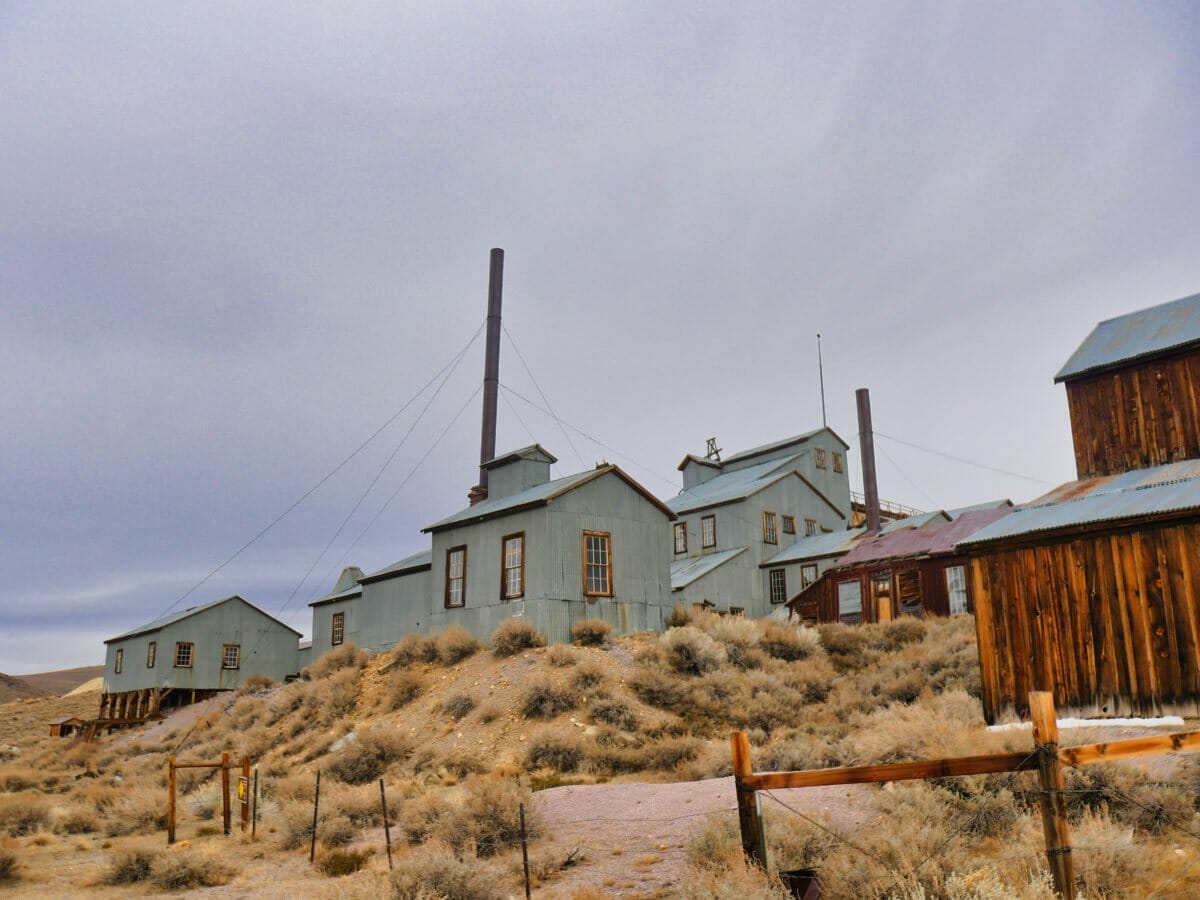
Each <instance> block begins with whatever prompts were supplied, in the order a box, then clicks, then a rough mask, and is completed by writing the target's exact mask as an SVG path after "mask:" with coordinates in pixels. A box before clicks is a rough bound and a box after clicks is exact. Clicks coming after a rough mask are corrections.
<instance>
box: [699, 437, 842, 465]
mask: <svg viewBox="0 0 1200 900" xmlns="http://www.w3.org/2000/svg"><path fill="white" fill-rule="evenodd" d="M823 431H828V432H829V433H830V434H831V435H833V436H834V437H835V438H837V441H838V443H840V444H841V445H842V446H843V447H844V448H845V449H847V450H849V449H850V445H849V444H847V443H846V442H845V441H843V440H842V439H841V437H839V436H838V433H837V432H836V431H834V430H833V429H832V428H816V429H814V430H812V431H806V432H805V433H804V434H797V435H795V436H793V437H789V438H783V439H782V440H778V441H772V442H771V443H769V444H763V445H762V446H760V447H751V448H750V449H749V450H741V451H739V452H737V453H735V454H733V456H728V457H726V458H725V459H723V460H721V462H722V463H726V464H728V463H731V462H737V461H738V460H740V459H746V458H747V457H750V456H758V455H759V454H761V453H770V452H772V451H773V450H779V449H781V448H783V447H787V446H788V445H790V444H803V443H807V442H808V441H809V440H811V439H812V438H814V437H816V436H817V435H818V434H820V433H821V432H823Z"/></svg>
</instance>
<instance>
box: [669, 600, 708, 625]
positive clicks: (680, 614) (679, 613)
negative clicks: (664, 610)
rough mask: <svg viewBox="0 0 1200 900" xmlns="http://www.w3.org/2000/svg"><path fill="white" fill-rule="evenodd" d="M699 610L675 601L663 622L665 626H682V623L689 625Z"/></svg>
mask: <svg viewBox="0 0 1200 900" xmlns="http://www.w3.org/2000/svg"><path fill="white" fill-rule="evenodd" d="M698 612H699V610H697V609H695V608H694V607H691V606H684V605H683V604H682V603H676V604H675V606H674V608H673V609H672V610H671V614H670V615H668V616H667V618H666V620H665V621H664V622H663V624H664V625H666V626H667V628H682V627H683V626H684V625H691V624H692V619H693V617H695V616H696V615H697V614H698Z"/></svg>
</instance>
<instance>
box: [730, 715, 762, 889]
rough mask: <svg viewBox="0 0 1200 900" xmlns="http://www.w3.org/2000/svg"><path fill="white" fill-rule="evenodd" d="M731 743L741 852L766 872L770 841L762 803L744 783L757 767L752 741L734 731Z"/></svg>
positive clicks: (742, 732)
mask: <svg viewBox="0 0 1200 900" xmlns="http://www.w3.org/2000/svg"><path fill="white" fill-rule="evenodd" d="M730 743H731V744H732V746H733V784H734V790H735V791H736V792H737V805H738V824H739V825H740V826H741V829H742V849H743V850H744V851H745V852H746V856H747V857H748V858H749V860H750V861H751V862H752V863H754V864H755V865H757V866H759V867H761V868H763V869H766V868H767V839H766V834H765V833H764V832H763V819H762V799H761V798H760V797H759V796H758V792H757V791H755V790H754V789H753V788H748V787H746V786H745V785H744V784H743V783H742V778H743V776H746V775H753V774H754V766H753V764H752V763H751V760H750V739H749V738H748V737H746V732H744V731H735V732H734V733H733V735H732V736H731V738H730Z"/></svg>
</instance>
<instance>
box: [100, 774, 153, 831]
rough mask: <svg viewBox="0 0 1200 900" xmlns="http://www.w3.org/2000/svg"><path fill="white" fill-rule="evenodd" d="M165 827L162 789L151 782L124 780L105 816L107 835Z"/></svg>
mask: <svg viewBox="0 0 1200 900" xmlns="http://www.w3.org/2000/svg"><path fill="white" fill-rule="evenodd" d="M166 827H167V805H166V804H165V803H164V802H163V792H162V788H161V787H158V786H155V785H150V784H139V785H133V784H130V783H128V782H126V783H125V784H124V785H122V786H121V789H120V791H119V792H118V794H117V799H116V802H114V803H113V805H112V806H111V807H110V808H109V810H108V811H107V812H106V813H105V815H104V834H105V836H106V837H121V836H123V835H127V834H150V833H151V832H154V831H161V830H163V829H164V828H166Z"/></svg>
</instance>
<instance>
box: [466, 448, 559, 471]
mask: <svg viewBox="0 0 1200 900" xmlns="http://www.w3.org/2000/svg"><path fill="white" fill-rule="evenodd" d="M518 459H532V460H536V461H538V462H544V463H551V464H553V463H556V462H558V457H557V456H555V455H554V454H553V453H551V452H550V451H549V450H547V449H546V448H545V447H543V446H542V445H541V444H530V445H529V446H528V447H521V448H520V449H519V450H510V451H509V452H508V453H503V454H501V455H500V456H495V457H492V458H491V459H489V460H488V461H487V462H485V463H484V464H483V467H484V468H485V469H494V468H496V467H497V466H502V465H504V464H506V463H510V462H516V461H517V460H518Z"/></svg>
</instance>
